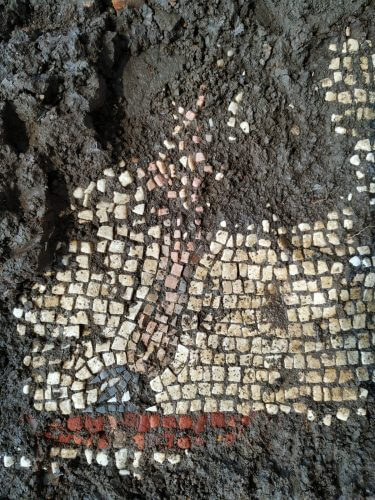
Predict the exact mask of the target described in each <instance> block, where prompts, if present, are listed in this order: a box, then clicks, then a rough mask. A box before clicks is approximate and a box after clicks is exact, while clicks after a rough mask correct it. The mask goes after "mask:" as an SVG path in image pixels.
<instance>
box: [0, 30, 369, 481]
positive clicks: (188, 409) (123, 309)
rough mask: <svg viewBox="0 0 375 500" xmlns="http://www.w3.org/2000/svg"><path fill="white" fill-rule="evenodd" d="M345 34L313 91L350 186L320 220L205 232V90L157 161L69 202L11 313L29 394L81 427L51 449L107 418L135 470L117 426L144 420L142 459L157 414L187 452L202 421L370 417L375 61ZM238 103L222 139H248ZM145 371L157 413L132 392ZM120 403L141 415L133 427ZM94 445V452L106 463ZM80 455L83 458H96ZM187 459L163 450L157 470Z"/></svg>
mask: <svg viewBox="0 0 375 500" xmlns="http://www.w3.org/2000/svg"><path fill="white" fill-rule="evenodd" d="M346 35H347V36H345V37H343V39H342V41H341V42H340V43H332V44H330V45H329V47H328V52H329V54H330V55H329V58H330V59H331V61H330V62H329V68H328V75H327V78H325V79H324V80H322V81H321V82H319V88H320V94H321V96H322V99H323V100H324V99H325V101H326V103H327V120H331V122H332V131H333V135H332V140H333V141H334V140H336V139H335V135H334V134H337V135H344V134H346V136H347V141H348V143H349V144H350V145H352V154H351V156H350V157H348V159H347V169H348V170H349V169H351V170H352V169H354V170H355V173H356V176H357V179H358V186H357V189H356V191H355V192H352V193H348V196H347V200H346V203H345V206H343V207H342V208H340V209H337V210H334V211H331V212H329V213H327V214H326V217H325V218H322V220H317V221H315V222H313V223H311V222H306V221H300V223H299V224H297V225H296V226H295V227H284V226H283V225H282V224H281V223H280V221H279V219H278V216H277V214H275V215H274V216H273V219H272V220H264V221H263V222H262V224H261V225H260V226H255V225H251V226H249V227H247V229H246V230H243V231H242V232H240V230H238V232H237V231H233V230H232V229H230V227H229V224H228V225H227V223H226V222H225V221H222V222H221V223H220V226H219V227H217V228H216V229H215V231H213V232H212V233H207V234H205V231H203V230H202V220H203V218H204V217H205V213H207V212H208V211H209V209H210V207H209V203H208V202H207V200H205V199H204V197H203V196H202V192H201V187H202V182H203V181H205V180H207V179H209V181H210V182H221V181H222V179H223V177H224V175H225V174H224V173H223V172H222V171H220V170H215V169H214V168H213V167H212V166H211V164H210V157H209V155H208V154H207V153H206V151H209V150H210V144H211V143H212V141H213V134H214V132H213V129H212V126H211V125H212V124H210V122H208V123H206V122H205V121H203V120H201V119H200V112H201V110H202V109H203V108H204V105H205V87H204V86H202V87H201V89H200V92H199V95H198V98H197V101H196V103H195V105H194V106H192V107H191V109H183V108H182V107H180V106H179V105H178V103H173V105H174V109H173V110H172V111H171V112H172V114H173V117H174V119H175V122H176V126H175V127H174V129H173V130H172V131H171V133H170V135H167V136H166V137H165V140H164V144H163V146H164V149H163V150H161V151H160V152H159V157H158V158H156V159H155V161H154V162H151V163H147V164H145V163H144V162H142V160H139V159H135V158H132V159H128V158H124V161H123V162H121V164H120V165H114V166H108V168H106V169H105V170H104V172H103V175H102V177H101V178H100V179H94V180H88V181H87V184H86V185H82V186H77V188H76V189H75V191H74V193H73V198H74V205H72V207H71V208H72V209H73V210H74V212H75V214H76V220H77V227H78V229H77V234H80V235H81V236H80V237H79V238H78V237H75V239H72V240H71V241H70V242H69V245H68V248H67V251H66V255H65V256H64V257H63V258H62V260H61V262H60V263H59V269H58V270H57V271H50V272H47V273H46V274H45V275H44V277H43V278H42V279H41V280H40V281H39V282H37V283H35V285H34V286H33V291H32V294H31V296H24V297H22V299H21V301H20V304H19V306H18V307H17V308H16V309H14V311H13V314H14V316H15V317H16V318H17V322H18V324H17V331H18V334H19V335H20V339H21V340H22V338H23V337H28V338H32V339H33V344H32V349H31V351H30V353H29V354H28V355H27V356H26V357H25V359H24V364H25V365H26V366H28V367H30V371H31V381H30V383H29V384H27V385H25V386H24V388H23V393H24V397H25V398H30V401H32V404H33V406H34V408H35V409H36V410H38V411H42V412H51V413H52V414H54V415H55V414H60V415H62V416H65V417H66V418H67V419H68V420H67V427H66V428H64V429H65V430H64V432H66V430H67V429H68V430H69V431H70V432H73V433H74V432H76V436H79V438H77V437H76V438H75V439H74V438H68V439H67V440H66V443H68V445H66V446H63V445H62V444H61V442H62V441H61V440H60V445H59V446H57V447H54V448H52V450H51V456H53V457H55V458H53V460H57V458H58V457H61V458H74V457H75V456H76V455H77V453H78V452H79V446H77V445H80V444H82V442H83V441H82V440H86V439H88V435H90V436H91V438H92V436H93V435H95V434H96V433H97V432H99V431H100V430H103V428H104V422H106V423H107V424H108V425H109V426H110V427H111V429H112V431H113V432H114V433H115V434H114V435H115V438H114V439H115V442H114V444H113V448H115V452H114V453H115V455H114V456H115V462H116V465H117V467H118V469H119V470H120V471H122V472H121V473H122V474H128V473H129V471H128V466H127V463H128V462H127V460H128V449H127V448H126V433H125V434H124V431H123V430H122V426H123V425H125V427H126V426H127V427H131V428H134V429H135V431H134V432H135V434H134V435H133V436H132V439H133V440H134V441H135V444H136V447H137V449H138V451H135V452H133V451H132V452H131V453H133V455H132V464H133V465H132V467H133V468H134V469H135V470H136V469H137V466H138V463H139V460H140V458H141V455H142V450H143V449H144V448H145V446H147V443H149V446H150V447H151V448H152V446H153V445H152V443H153V442H154V441H152V440H151V441H147V443H146V445H145V440H144V439H145V438H144V434H145V433H146V432H147V433H148V435H151V434H152V429H156V428H158V426H159V425H160V426H163V428H166V429H168V428H169V425H170V427H171V428H172V429H177V430H180V431H186V430H188V431H189V432H190V434H189V432H188V433H187V434H186V432H185V433H184V432H182V433H180V434H178V433H177V434H175V433H174V434H173V436H174V437H173V438H172V444H173V439H176V442H177V447H178V448H180V450H184V449H188V448H190V447H191V446H192V444H193V442H196V441H194V439H195V440H196V439H197V437H196V436H199V432H197V431H196V428H197V425H198V422H199V418H204V424H203V425H204V426H205V425H210V426H211V428H212V429H217V428H227V427H228V428H231V429H233V428H237V429H238V428H241V429H243V428H245V427H246V425H248V421H247V420H246V418H248V417H249V416H250V415H251V414H252V412H254V411H264V412H267V413H268V414H271V415H273V414H277V413H278V412H284V413H290V412H295V413H299V414H304V415H305V416H306V418H307V419H309V420H316V419H320V420H321V421H322V422H323V423H324V424H325V425H330V423H331V420H332V419H333V418H337V419H339V420H341V421H347V420H348V419H352V418H361V417H362V416H364V415H366V398H367V394H368V390H367V389H366V387H365V383H367V382H369V381H374V377H375V375H374V364H375V355H374V344H375V321H374V318H375V300H374V286H375V255H374V253H373V249H371V248H370V246H369V245H368V243H367V242H365V241H364V236H365V235H364V234H363V232H358V231H357V229H356V224H355V220H356V213H355V208H354V207H355V204H354V200H355V201H356V202H357V201H358V200H359V201H360V203H363V204H368V203H370V205H375V177H374V161H375V160H374V151H375V141H374V139H373V137H370V136H369V133H370V127H369V123H370V121H371V120H373V119H374V118H375V112H374V104H375V92H374V90H373V89H374V83H375V74H374V67H375V54H372V52H373V48H372V46H371V43H370V42H365V43H363V44H359V43H358V41H357V40H354V39H351V38H350V33H349V32H348V33H347V34H346ZM317 84H318V82H317ZM244 103H246V93H245V92H244V91H241V90H239V92H238V93H236V94H235V95H234V96H233V98H232V101H231V102H230V103H229V105H228V117H227V123H226V127H227V131H228V133H227V141H228V147H235V143H236V140H237V138H238V137H239V135H241V134H242V135H243V134H248V133H249V124H248V122H246V121H245V120H244V115H243V105H244ZM295 133H296V134H297V133H298V131H297V130H296V131H295ZM202 150H204V151H205V153H203V152H202ZM176 214H179V215H178V216H176ZM140 375H146V376H147V377H148V380H149V385H150V388H151V391H152V392H153V393H154V404H153V405H152V406H147V407H144V408H140V407H139V403H138V402H134V399H133V395H134V393H135V392H137V384H138V380H139V376H140ZM123 414H126V415H133V416H135V417H134V418H136V423H135V421H134V420H132V423H131V424H130V425H127V424H126V421H125V424H124V421H123V419H122V417H121V415H123ZM206 414H209V420H207V416H206ZM82 415H83V416H82ZM168 416H169V417H168ZM175 416H177V419H178V418H180V420H176V418H175ZM69 417H70V418H69ZM165 418H171V419H172V420H170V421H168V420H162V419H165ZM85 419H86V420H85ZM87 419H88V420H87ZM105 419H107V420H105ZM108 419H109V420H108ZM137 419H138V420H137ZM139 419H140V420H139ZM142 419H143V420H142ZM181 419H182V420H181ZM231 419H232V420H231ZM244 419H245V420H244ZM120 421H121V424H120V423H119V422H120ZM142 422H143V423H142ZM152 422H153V423H152ZM168 422H169V424H168ZM201 423H202V421H201ZM107 424H106V425H107ZM128 424H129V422H128ZM164 424H165V425H164ZM142 425H143V430H142ZM97 426H99V431H98V428H97ZM192 429H195V430H194V432H193V431H192ZM60 430H61V429H60ZM55 431H56V429H55ZM85 432H86V433H87V432H88V435H86V434H85ZM150 432H151V434H150ZM176 432H177V431H176ZM116 433H117V434H116ZM191 433H192V435H193V436H194V437H191ZM231 435H233V433H232V432H230V433H228V436H231ZM116 436H117V437H116ZM139 436H141V437H139ZM142 436H143V437H142ZM49 438H51V439H53V432H52V433H50V434H49ZM102 439H104V441H102V442H101V444H100V443H99V444H98V448H99V451H97V452H96V454H95V457H96V458H95V460H96V462H97V463H99V464H101V465H107V463H108V452H107V448H108V446H109V445H108V439H107V437H104V438H102ZM147 439H149V438H147ZM226 439H227V440H228V441H230V440H231V439H232V438H230V437H228V438H226ZM116 442H117V444H116ZM86 444H87V443H86ZM200 444H202V443H200ZM167 447H168V446H167ZM129 453H130V452H129ZM85 454H86V458H87V460H88V462H89V463H91V461H92V460H93V451H92V450H91V449H89V448H87V449H86V451H85ZM129 456H130V455H129ZM179 457H180V456H179V455H178V453H177V454H176V453H175V452H174V451H173V450H171V451H170V452H164V451H156V452H155V454H154V459H155V460H156V461H158V462H159V463H163V462H164V461H169V463H177V462H178V461H179V460H180V458H179ZM22 460H24V461H25V460H26V461H27V460H29V459H28V458H26V457H23V458H22ZM128 461H129V460H128ZM14 462H15V459H14V457H10V456H6V457H5V458H4V464H5V465H6V466H11V465H13V464H14ZM53 464H54V467H55V469H56V468H58V462H56V461H54V462H53ZM29 465H31V464H29ZM21 466H22V464H21ZM23 466H25V467H26V466H27V465H23Z"/></svg>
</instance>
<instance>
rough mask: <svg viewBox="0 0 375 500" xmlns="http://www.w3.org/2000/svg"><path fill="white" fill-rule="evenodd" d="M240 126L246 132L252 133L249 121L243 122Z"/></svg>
mask: <svg viewBox="0 0 375 500" xmlns="http://www.w3.org/2000/svg"><path fill="white" fill-rule="evenodd" d="M240 128H241V130H242V132H243V133H244V134H248V133H250V125H249V122H241V123H240Z"/></svg>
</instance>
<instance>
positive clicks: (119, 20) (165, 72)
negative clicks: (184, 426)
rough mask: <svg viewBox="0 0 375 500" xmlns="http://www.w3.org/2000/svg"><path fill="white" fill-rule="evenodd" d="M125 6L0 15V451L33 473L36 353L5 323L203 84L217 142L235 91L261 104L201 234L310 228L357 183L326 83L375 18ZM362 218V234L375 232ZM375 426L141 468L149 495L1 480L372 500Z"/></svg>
mask: <svg viewBox="0 0 375 500" xmlns="http://www.w3.org/2000/svg"><path fill="white" fill-rule="evenodd" d="M129 3H130V4H131V6H130V7H127V8H126V9H125V10H122V11H119V12H116V11H115V10H114V9H113V8H112V5H111V2H110V1H109V0H86V1H84V0H75V1H70V2H54V1H52V0H43V1H42V0H0V366H1V371H0V401H1V412H0V449H1V450H10V451H12V450H24V451H25V452H31V454H32V455H33V456H35V457H37V459H38V461H39V463H40V464H42V463H43V460H44V459H45V454H46V446H45V444H44V443H43V441H41V440H40V439H39V438H38V437H37V436H38V429H41V428H43V426H44V425H47V423H48V419H49V417H47V416H43V415H40V414H37V413H36V412H33V410H32V409H30V407H29V406H28V405H27V404H26V401H23V400H22V399H21V398H20V394H21V393H22V386H23V385H24V384H25V382H27V380H28V378H29V377H30V374H29V372H28V371H27V370H26V368H25V367H24V366H23V363H22V359H23V357H24V356H25V354H26V353H27V352H28V350H29V349H30V345H29V344H28V342H27V341H24V342H22V343H20V342H19V339H18V337H17V336H16V334H15V321H14V318H13V317H12V315H11V311H12V309H13V307H14V306H15V303H16V300H17V298H18V297H19V295H20V294H21V293H22V292H24V291H25V290H28V289H29V288H30V287H31V286H32V283H33V280H34V278H35V277H36V276H39V275H40V274H41V273H42V272H44V271H45V270H47V269H49V268H50V267H51V266H53V265H54V262H56V255H57V253H58V242H64V241H66V240H67V239H68V237H69V234H70V233H71V231H72V228H73V220H72V216H71V210H70V203H71V202H72V199H71V193H72V192H73V189H74V188H75V187H76V186H78V185H82V183H84V182H85V180H86V179H87V178H90V179H92V178H95V176H96V175H97V174H99V172H101V171H102V170H103V169H104V168H106V167H107V166H110V165H115V164H117V163H118V162H119V161H120V160H121V159H127V158H132V157H136V158H142V159H144V160H145V161H147V160H149V161H151V160H152V159H153V158H154V157H155V153H156V152H157V151H158V150H159V149H158V147H159V145H160V144H161V143H162V141H163V139H164V135H163V131H166V130H170V129H172V126H173V120H172V119H171V113H170V109H171V104H170V103H171V101H172V100H175V101H176V102H178V103H179V105H182V106H185V105H188V104H189V103H191V102H194V101H193V100H194V99H195V98H196V96H197V95H198V91H199V88H200V86H201V85H202V84H204V85H205V94H206V96H207V99H206V105H205V108H204V111H203V113H202V120H204V121H208V120H209V119H212V120H213V123H214V127H215V128H216V130H217V131H219V132H220V130H221V129H222V130H224V129H225V128H226V127H227V125H226V122H227V120H228V118H229V115H228V112H227V108H228V105H229V103H230V101H231V99H232V98H233V96H234V95H236V94H237V93H238V92H239V90H242V91H243V92H244V93H245V94H246V95H247V99H248V101H249V102H250V103H251V104H250V105H249V106H247V107H245V109H243V110H242V113H243V118H242V119H246V120H247V121H248V122H249V125H250V134H249V136H246V137H244V136H242V138H240V139H239V141H237V142H236V144H235V145H231V146H228V144H227V143H225V144H224V143H223V142H220V141H216V142H214V144H213V148H212V150H214V155H213V157H212V152H211V161H212V165H213V167H214V169H215V171H216V170H220V171H221V172H223V174H224V179H223V181H222V182H211V181H210V180H209V179H208V180H206V181H205V184H204V186H203V192H204V195H205V198H206V200H209V202H210V210H209V213H208V214H207V216H206V217H205V218H204V221H203V223H204V230H205V231H210V228H211V227H212V226H213V225H215V226H217V225H218V223H219V222H220V221H222V220H224V219H225V220H226V221H227V222H228V224H229V225H232V226H233V227H234V226H237V227H243V228H244V227H246V226H247V225H248V224H251V223H259V222H260V221H262V220H263V219H265V218H268V219H271V218H272V214H275V213H277V214H278V217H279V218H280V219H281V221H282V222H283V223H285V224H286V225H292V224H294V223H296V222H299V221H301V220H304V221H307V220H317V219H319V217H320V216H321V215H322V214H324V213H326V212H327V211H328V210H330V209H332V208H333V207H338V206H340V203H341V201H342V199H343V198H344V197H346V196H347V194H348V193H349V192H351V190H353V186H355V182H356V179H355V176H354V174H353V172H350V171H348V168H347V164H346V161H347V158H348V155H349V154H350V150H351V149H350V145H349V144H346V143H345V141H344V140H342V141H340V140H337V141H336V140H332V134H331V133H330V124H329V121H327V109H326V104H325V103H324V102H322V99H321V96H320V95H319V93H318V92H317V88H316V82H318V81H319V80H320V79H321V78H323V77H325V76H326V75H325V73H324V72H325V71H326V68H327V53H326V48H327V44H328V43H329V41H330V40H331V39H332V38H335V36H339V35H340V34H341V33H343V32H344V31H345V27H346V26H350V27H351V29H352V32H353V34H354V35H355V36H356V37H357V38H358V39H373V40H374V39H375V37H374V22H373V20H374V18H375V11H374V5H373V2H372V1H371V0H353V1H350V2H349V1H337V0H306V1H303V0H292V1H291V0H255V1H249V0H210V1H208V2H206V1H203V0H190V1H188V0H174V1H168V0H147V1H146V2H141V1H139V2H129ZM228 50H233V52H234V53H235V55H236V57H233V58H228V56H227V53H228ZM220 59H223V60H224V62H225V64H224V66H223V67H218V65H217V61H218V60H220ZM244 72H245V73H244ZM244 74H245V75H251V78H245V77H244ZM219 135H220V134H217V135H216V137H217V136H219ZM212 150H211V151H212ZM354 189H355V188H354ZM356 208H357V211H356V212H357V214H359V217H358V220H357V221H356V223H357V226H358V231H361V230H362V229H363V228H366V227H367V226H369V225H371V224H372V223H371V220H370V215H369V213H368V212H367V211H366V210H365V207H356ZM369 241H371V235H369ZM269 314H270V316H271V317H272V316H277V315H278V314H279V313H278V310H277V304H275V310H270V311H269ZM281 315H282V314H281ZM373 396H374V394H372V396H371V394H370V402H371V397H372V398H373ZM372 401H373V399H372ZM372 405H373V403H372ZM372 407H373V406H372ZM373 415H374V413H373V411H372V412H371V404H370V405H369V415H368V417H367V418H365V419H362V420H361V421H359V420H354V421H352V422H347V423H335V424H333V425H332V426H331V427H322V426H321V425H320V424H318V423H315V422H310V423H308V424H306V421H305V420H304V419H302V418H300V417H297V416H285V415H277V416H275V417H268V416H266V417H265V416H264V415H258V416H256V417H255V418H254V420H253V421H252V425H251V427H250V430H249V431H248V432H247V433H246V435H244V436H243V438H242V439H241V441H238V442H237V443H235V444H233V446H232V447H230V448H228V447H226V448H224V447H218V446H215V443H214V442H212V443H211V442H209V443H208V445H207V448H205V449H204V450H203V451H200V452H194V453H192V454H191V455H189V456H188V457H187V458H186V459H185V460H183V461H182V462H181V464H180V465H179V466H178V467H172V466H163V467H161V466H160V467H158V466H157V465H155V464H154V465H153V463H152V462H151V461H149V462H148V465H147V466H146V469H144V471H143V475H144V479H143V480H142V481H141V482H139V481H137V480H135V479H133V478H131V477H120V476H119V475H118V473H117V471H116V470H115V469H114V468H112V467H107V468H101V469H100V470H98V468H94V467H92V468H90V467H88V466H87V464H85V463H84V461H83V460H80V459H77V460H75V461H73V462H67V463H66V464H65V466H64V468H63V469H62V474H61V475H59V476H58V477H55V476H52V475H51V474H50V473H49V472H48V471H46V470H44V469H43V467H42V466H41V467H40V468H39V470H37V471H35V470H34V471H32V472H31V471H30V472H28V471H25V472H22V474H21V473H19V472H16V471H15V470H14V469H4V468H2V469H1V472H0V485H1V495H0V496H1V498H11V499H13V498H19V497H21V498H40V497H43V498H69V499H71V498H82V499H83V498H87V499H94V498H95V499H116V498H147V499H157V498H160V499H162V498H163V499H164V498H181V499H183V498H191V499H200V498H209V499H221V498H223V499H233V498H235V499H237V498H238V499H247V498H262V499H263V498H272V499H273V498H275V499H282V498H298V499H299V498H301V499H302V498H303V499H305V498H309V499H310V498H312V499H313V498H314V499H315V498H340V499H354V498H355V499H357V498H358V499H362V498H363V499H365V498H366V499H370V498H374V495H375V474H374V466H373V464H374V459H375V447H374V443H375V432H374V426H373Z"/></svg>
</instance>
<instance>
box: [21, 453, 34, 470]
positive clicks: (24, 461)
mask: <svg viewBox="0 0 375 500" xmlns="http://www.w3.org/2000/svg"><path fill="white" fill-rule="evenodd" d="M20 466H21V467H24V468H25V469H29V468H30V467H31V460H30V459H29V458H27V457H25V456H22V457H21V460H20Z"/></svg>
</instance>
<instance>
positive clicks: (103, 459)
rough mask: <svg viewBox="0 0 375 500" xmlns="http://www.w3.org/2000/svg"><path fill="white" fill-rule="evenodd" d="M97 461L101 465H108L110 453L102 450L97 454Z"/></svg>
mask: <svg viewBox="0 0 375 500" xmlns="http://www.w3.org/2000/svg"><path fill="white" fill-rule="evenodd" d="M96 462H97V463H98V464H99V465H102V466H103V467H106V466H107V465H108V455H107V454H106V453H104V452H102V451H100V452H99V453H98V454H97V455H96Z"/></svg>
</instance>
